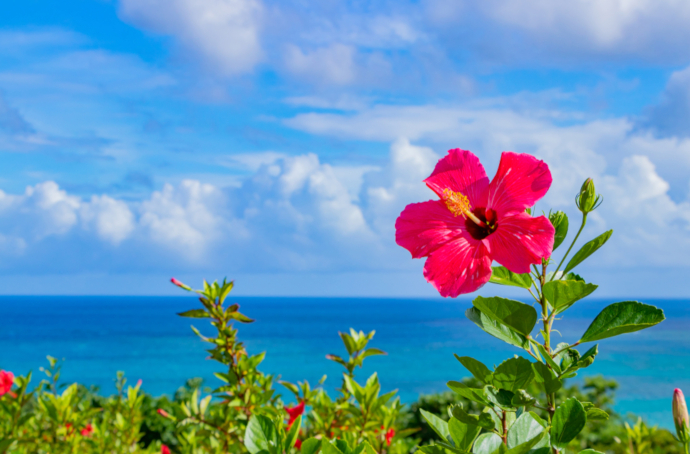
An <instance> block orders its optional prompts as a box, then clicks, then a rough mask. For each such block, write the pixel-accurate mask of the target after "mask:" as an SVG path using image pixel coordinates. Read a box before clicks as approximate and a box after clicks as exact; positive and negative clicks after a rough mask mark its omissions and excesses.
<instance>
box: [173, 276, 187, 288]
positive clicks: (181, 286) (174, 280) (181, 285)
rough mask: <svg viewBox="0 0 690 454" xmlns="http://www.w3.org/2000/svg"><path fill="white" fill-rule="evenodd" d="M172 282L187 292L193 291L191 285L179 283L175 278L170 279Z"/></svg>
mask: <svg viewBox="0 0 690 454" xmlns="http://www.w3.org/2000/svg"><path fill="white" fill-rule="evenodd" d="M170 282H172V283H173V284H175V285H177V286H178V287H180V288H182V289H185V290H191V289H192V288H191V287H190V286H189V285H185V284H183V283H182V282H180V281H178V280H177V279H175V278H174V277H173V278H171V279H170Z"/></svg>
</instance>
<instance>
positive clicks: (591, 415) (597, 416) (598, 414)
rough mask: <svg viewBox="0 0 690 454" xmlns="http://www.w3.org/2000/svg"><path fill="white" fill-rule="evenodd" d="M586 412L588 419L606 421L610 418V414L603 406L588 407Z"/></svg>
mask: <svg viewBox="0 0 690 454" xmlns="http://www.w3.org/2000/svg"><path fill="white" fill-rule="evenodd" d="M586 413H587V420H588V421H606V420H607V419H609V414H608V413H606V412H605V411H604V410H602V409H601V408H596V407H592V408H588V409H587V412H586Z"/></svg>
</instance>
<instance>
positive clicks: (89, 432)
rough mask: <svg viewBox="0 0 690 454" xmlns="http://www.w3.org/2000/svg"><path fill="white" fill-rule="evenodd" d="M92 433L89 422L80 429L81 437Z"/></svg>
mask: <svg viewBox="0 0 690 454" xmlns="http://www.w3.org/2000/svg"><path fill="white" fill-rule="evenodd" d="M92 433H93V426H91V424H87V425H86V427H84V428H83V429H82V430H81V435H82V436H83V437H90V436H91V434H92Z"/></svg>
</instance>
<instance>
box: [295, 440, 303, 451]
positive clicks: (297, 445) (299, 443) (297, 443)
mask: <svg viewBox="0 0 690 454" xmlns="http://www.w3.org/2000/svg"><path fill="white" fill-rule="evenodd" d="M295 448H297V449H299V450H300V451H301V450H302V440H300V439H299V438H298V439H297V440H295Z"/></svg>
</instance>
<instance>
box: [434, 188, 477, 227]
mask: <svg viewBox="0 0 690 454" xmlns="http://www.w3.org/2000/svg"><path fill="white" fill-rule="evenodd" d="M443 201H444V202H445V203H446V207H448V209H449V210H450V212H451V213H453V216H462V217H463V218H465V219H467V218H469V219H471V220H472V222H474V223H475V224H477V225H479V226H481V227H486V224H485V223H484V222H482V220H481V219H479V218H478V217H477V216H475V215H474V213H472V206H471V205H470V199H469V198H467V196H466V195H465V194H463V193H461V192H453V191H451V190H450V189H448V188H446V189H444V190H443Z"/></svg>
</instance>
